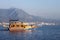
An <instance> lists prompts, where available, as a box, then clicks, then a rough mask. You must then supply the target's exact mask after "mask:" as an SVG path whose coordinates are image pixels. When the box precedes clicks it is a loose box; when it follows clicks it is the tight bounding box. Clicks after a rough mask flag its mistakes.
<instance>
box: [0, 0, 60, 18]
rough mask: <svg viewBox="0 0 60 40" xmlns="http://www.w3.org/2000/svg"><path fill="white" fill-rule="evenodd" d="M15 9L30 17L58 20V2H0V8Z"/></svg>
mask: <svg viewBox="0 0 60 40" xmlns="http://www.w3.org/2000/svg"><path fill="white" fill-rule="evenodd" d="M11 7H16V8H20V9H23V10H25V11H26V12H27V13H29V14H32V15H38V16H41V17H45V18H53V19H60V0H0V8H11Z"/></svg>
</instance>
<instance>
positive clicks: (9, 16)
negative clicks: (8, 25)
mask: <svg viewBox="0 0 60 40" xmlns="http://www.w3.org/2000/svg"><path fill="white" fill-rule="evenodd" d="M17 19H18V20H19V21H21V22H59V21H56V20H51V19H45V18H41V17H39V16H34V15H30V14H28V13H27V12H25V11H24V10H22V9H18V8H9V9H0V22H9V20H17Z"/></svg>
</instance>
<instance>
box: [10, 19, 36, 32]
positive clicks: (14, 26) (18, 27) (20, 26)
mask: <svg viewBox="0 0 60 40" xmlns="http://www.w3.org/2000/svg"><path fill="white" fill-rule="evenodd" d="M35 27H36V26H35V25H29V24H28V23H25V22H20V21H18V20H10V22H9V30H10V31H22V30H28V29H31V28H35Z"/></svg>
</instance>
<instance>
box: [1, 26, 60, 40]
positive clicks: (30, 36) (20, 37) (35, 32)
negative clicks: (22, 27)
mask: <svg viewBox="0 0 60 40" xmlns="http://www.w3.org/2000/svg"><path fill="white" fill-rule="evenodd" d="M0 40H60V25H55V26H52V25H51V26H42V27H38V28H35V29H32V30H31V31H28V32H10V31H9V30H4V28H3V27H2V26H0Z"/></svg>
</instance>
